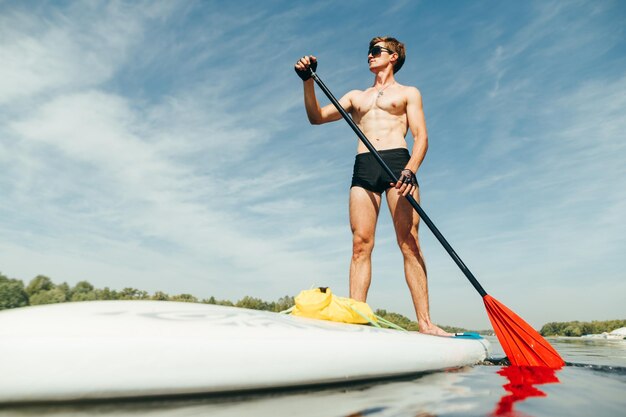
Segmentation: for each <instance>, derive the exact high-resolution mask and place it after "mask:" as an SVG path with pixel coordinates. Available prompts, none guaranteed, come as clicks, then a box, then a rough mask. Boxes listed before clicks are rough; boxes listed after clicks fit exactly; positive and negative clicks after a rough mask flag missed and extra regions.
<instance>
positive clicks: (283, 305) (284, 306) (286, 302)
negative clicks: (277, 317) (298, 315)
mask: <svg viewBox="0 0 626 417" xmlns="http://www.w3.org/2000/svg"><path fill="white" fill-rule="evenodd" d="M295 304H296V302H295V300H294V298H293V297H292V296H290V295H286V296H284V297H281V298H279V299H278V301H276V302H275V303H271V304H270V305H271V306H272V311H274V312H276V313H280V312H281V311H285V310H288V309H290V308H291V307H293V306H294V305H295Z"/></svg>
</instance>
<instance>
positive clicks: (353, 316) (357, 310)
mask: <svg viewBox="0 0 626 417" xmlns="http://www.w3.org/2000/svg"><path fill="white" fill-rule="evenodd" d="M295 302H296V305H295V306H294V307H293V310H292V311H291V314H293V315H294V316H301V317H309V318H312V319H321V320H330V321H338V322H341V323H355V324H367V323H370V324H374V325H376V321H377V317H376V316H375V315H374V312H373V311H372V309H371V308H370V306H368V305H367V304H366V303H364V302H361V301H356V300H353V299H352V298H345V297H337V296H336V295H334V294H333V293H332V291H330V288H326V287H320V288H315V289H312V290H304V291H301V292H300V294H298V295H297V296H296V298H295Z"/></svg>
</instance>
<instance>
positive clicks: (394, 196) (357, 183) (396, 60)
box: [295, 37, 451, 336]
mask: <svg viewBox="0 0 626 417" xmlns="http://www.w3.org/2000/svg"><path fill="white" fill-rule="evenodd" d="M404 59H405V49H404V44H402V43H401V42H399V41H398V40H396V39H394V38H390V37H376V38H374V39H372V40H371V41H370V46H369V51H368V55H367V61H368V63H369V68H370V71H371V72H372V73H374V76H375V77H374V85H373V86H372V87H370V88H368V89H366V90H364V91H360V90H353V91H350V92H348V93H347V94H346V95H345V96H343V97H342V98H341V99H340V100H339V103H340V104H341V106H342V107H343V108H344V109H345V110H346V111H347V112H348V113H350V115H351V116H352V119H353V120H354V122H355V123H356V124H357V125H358V126H359V128H360V129H361V130H362V131H363V133H364V134H365V136H367V138H368V139H370V140H371V141H372V143H373V145H374V147H375V148H376V150H378V151H379V152H380V154H381V156H382V158H383V160H384V161H385V162H386V163H387V165H389V167H390V168H391V170H392V171H394V172H396V173H397V174H396V175H397V176H398V178H399V180H398V182H397V183H394V182H393V179H392V178H391V177H389V176H388V175H387V173H385V171H384V170H383V169H382V168H381V167H380V166H379V164H378V162H377V161H376V160H375V159H374V157H373V156H372V155H371V153H370V152H369V151H368V149H367V148H366V147H365V145H363V143H361V141H359V144H358V147H357V155H356V160H355V163H354V172H353V176H352V186H351V188H350V226H351V228H352V236H353V238H352V261H351V263H350V297H351V298H353V299H355V300H358V301H365V300H366V298H367V292H368V290H369V286H370V282H371V274H372V263H371V255H372V250H373V249H374V233H375V231H376V222H377V220H378V213H379V211H380V204H381V199H382V194H383V193H385V196H386V198H387V205H388V206H389V210H390V212H391V216H392V219H393V225H394V228H395V231H396V237H397V241H398V245H399V246H400V250H401V252H402V256H403V257H404V274H405V277H406V282H407V284H408V286H409V290H410V292H411V297H412V299H413V305H414V306H415V312H416V315H417V321H418V323H419V329H420V332H422V333H428V334H434V335H438V336H451V334H450V333H446V332H445V331H443V330H442V329H440V328H439V327H437V326H436V325H435V324H433V323H432V322H431V321H430V313H429V306H428V283H427V279H426V265H425V263H424V257H423V255H422V251H421V249H420V245H419V241H418V236H417V230H418V226H419V216H418V214H417V213H416V212H415V210H414V209H413V207H411V205H410V204H409V202H408V201H407V200H406V198H404V197H405V196H406V195H408V194H409V193H410V194H411V195H413V197H414V198H415V200H416V201H419V188H418V184H417V180H416V179H415V173H416V172H417V170H418V169H419V167H420V165H421V164H422V161H423V160H424V156H425V155H426V150H427V149H428V135H427V132H426V121H425V119H424V111H423V108H422V97H421V94H420V92H419V90H418V89H417V88H415V87H408V86H404V85H401V84H399V83H398V82H396V80H395V78H394V74H395V73H396V72H398V70H400V68H401V67H402V64H404ZM309 67H312V68H313V70H315V69H316V67H317V59H316V58H315V57H314V56H304V57H302V58H300V59H299V60H298V62H296V64H295V70H296V73H297V74H298V75H299V76H300V78H302V80H303V84H304V105H305V108H306V113H307V116H308V118H309V122H311V124H314V125H318V124H322V123H328V122H334V121H336V120H339V119H341V114H340V113H339V111H337V109H336V108H335V106H333V105H332V104H329V105H327V106H324V107H320V105H319V102H318V101H317V98H316V96H315V85H314V81H313V79H311V78H310V73H309V70H308V69H309ZM409 129H410V130H411V133H412V134H413V138H414V144H413V155H410V154H409V151H408V145H407V143H406V140H405V136H406V134H407V131H408V130H409Z"/></svg>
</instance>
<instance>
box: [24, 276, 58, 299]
mask: <svg viewBox="0 0 626 417" xmlns="http://www.w3.org/2000/svg"><path fill="white" fill-rule="evenodd" d="M53 288H54V283H53V282H52V280H51V279H50V278H48V277H47V276H45V275H37V276H36V277H35V278H33V279H32V280H31V281H30V282H29V283H28V287H26V294H28V296H29V297H30V296H33V295H35V294H37V293H38V292H40V291H49V290H51V289H53Z"/></svg>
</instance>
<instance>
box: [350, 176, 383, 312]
mask: <svg viewBox="0 0 626 417" xmlns="http://www.w3.org/2000/svg"><path fill="white" fill-rule="evenodd" d="M380 200H381V196H380V194H378V193H375V192H372V191H368V190H366V189H365V188H361V187H352V188H350V227H351V228H352V261H351V262H350V298H353V299H355V300H357V301H365V300H366V299H367V291H368V290H369V287H370V282H371V280H372V250H373V249H374V234H375V232H376V220H377V219H378V212H379V211H380Z"/></svg>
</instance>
